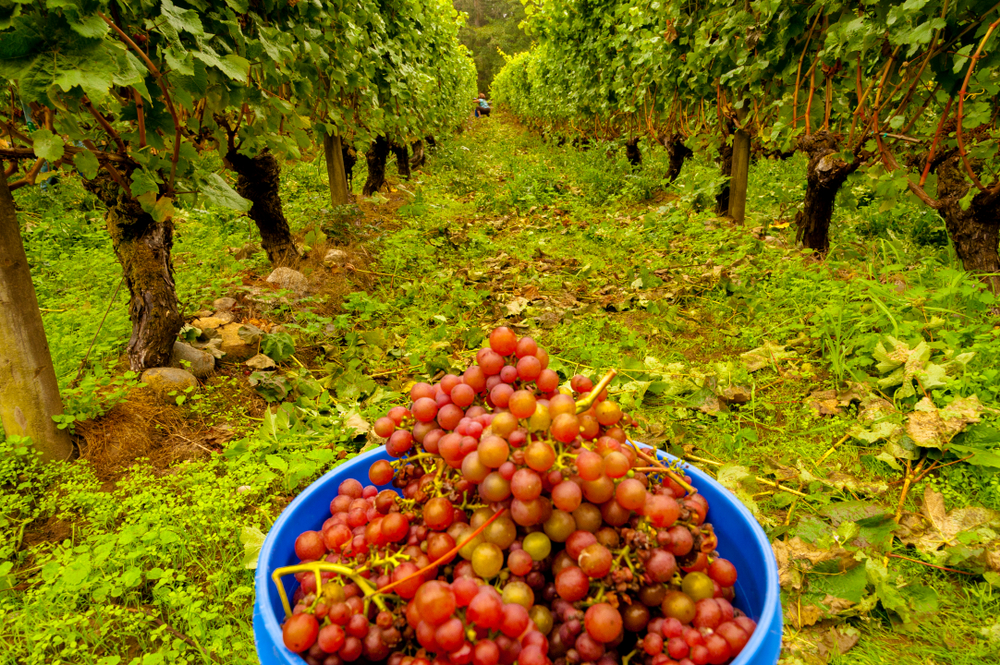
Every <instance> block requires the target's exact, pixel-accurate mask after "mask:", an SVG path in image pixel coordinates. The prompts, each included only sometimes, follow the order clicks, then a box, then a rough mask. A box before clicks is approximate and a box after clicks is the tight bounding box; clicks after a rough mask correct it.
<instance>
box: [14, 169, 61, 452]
mask: <svg viewBox="0 0 1000 665" xmlns="http://www.w3.org/2000/svg"><path fill="white" fill-rule="evenodd" d="M62 412H63V403H62V398H61V397H60V396H59V384H58V383H57V382H56V372H55V369H54V368H53V366H52V355H51V354H50V353H49V345H48V342H47V341H46V339H45V328H44V327H43V326H42V314H41V312H40V311H39V309H38V299H37V297H36V296H35V287H34V285H33V284H32V283H31V270H30V267H29V266H28V257H27V256H26V255H25V253H24V244H23V243H22V242H21V232H20V229H19V228H18V225H17V216H16V214H15V211H14V199H13V198H12V197H11V195H10V189H9V188H8V187H7V176H6V175H4V172H3V169H0V425H3V429H4V431H5V432H6V433H7V435H8V436H30V437H31V439H32V441H33V442H34V445H35V448H36V449H38V450H39V451H41V453H42V457H43V458H44V459H45V460H46V461H51V460H65V459H68V458H69V457H70V455H71V454H72V452H73V444H72V442H71V441H70V437H69V432H67V431H66V430H61V429H59V428H58V427H56V423H55V421H54V420H52V417H53V416H58V415H60V414H61V413H62Z"/></svg>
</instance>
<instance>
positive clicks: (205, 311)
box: [194, 309, 212, 319]
mask: <svg viewBox="0 0 1000 665" xmlns="http://www.w3.org/2000/svg"><path fill="white" fill-rule="evenodd" d="M206 316H212V310H210V309H199V310H198V311H197V312H195V313H194V317H195V318H196V319H200V318H203V317H206Z"/></svg>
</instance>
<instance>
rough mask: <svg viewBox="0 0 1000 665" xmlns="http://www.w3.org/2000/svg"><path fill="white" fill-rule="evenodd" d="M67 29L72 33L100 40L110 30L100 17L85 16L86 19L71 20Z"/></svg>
mask: <svg viewBox="0 0 1000 665" xmlns="http://www.w3.org/2000/svg"><path fill="white" fill-rule="evenodd" d="M69 27H70V28H72V29H73V32H75V33H76V34H78V35H80V36H82V37H89V38H91V39H100V38H101V37H103V36H104V35H105V34H107V32H108V31H109V30H110V29H111V28H110V27H108V24H107V23H105V22H104V19H102V18H101V17H100V16H96V15H94V16H87V17H86V18H82V19H78V20H71V21H70V24H69Z"/></svg>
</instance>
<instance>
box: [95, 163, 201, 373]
mask: <svg viewBox="0 0 1000 665" xmlns="http://www.w3.org/2000/svg"><path fill="white" fill-rule="evenodd" d="M126 177H127V176H126ZM83 184H84V187H86V188H87V190H89V191H90V192H91V193H93V194H95V195H96V196H97V198H99V199H100V200H101V201H102V202H103V203H104V205H106V206H107V207H108V211H107V213H106V214H105V217H104V220H105V226H106V227H107V229H108V234H109V235H110V236H111V246H112V247H113V248H114V250H115V255H116V256H117V257H118V262H119V263H120V264H121V266H122V270H123V271H124V273H125V284H126V286H128V290H129V294H130V298H129V304H128V314H129V319H130V320H131V321H132V337H131V338H130V339H129V341H128V361H129V367H131V368H132V369H133V370H134V371H137V372H141V371H142V370H145V369H149V368H150V367H165V366H167V365H169V364H170V356H171V353H172V351H173V348H174V342H175V341H176V339H177V333H178V332H179V331H180V329H181V328H182V327H183V325H184V319H183V318H182V317H181V315H180V312H179V311H178V308H177V293H176V290H175V285H174V269H173V264H172V262H171V259H170V250H171V249H172V247H173V244H174V224H173V220H172V219H170V218H168V219H166V220H164V221H162V222H157V221H156V220H154V219H153V217H152V216H151V215H150V214H149V213H147V212H145V211H144V210H143V209H142V206H141V205H139V202H138V201H136V200H135V199H133V198H132V197H131V196H130V195H129V194H128V192H125V191H122V189H121V187H119V186H118V184H117V183H115V182H114V181H113V180H111V178H110V177H102V178H98V179H95V180H87V181H84V183H83Z"/></svg>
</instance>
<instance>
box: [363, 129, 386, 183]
mask: <svg viewBox="0 0 1000 665" xmlns="http://www.w3.org/2000/svg"><path fill="white" fill-rule="evenodd" d="M388 157H389V140H388V139H387V138H386V137H384V136H378V137H376V138H375V140H374V141H372V144H371V147H369V148H368V152H367V153H366V154H365V159H366V160H367V161H368V179H367V180H365V186H364V189H362V190H361V192H362V193H363V194H364V195H365V196H371V195H372V194H374V193H375V192H377V191H378V190H380V189H382V185H384V184H385V160H386V159H387V158H388Z"/></svg>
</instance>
